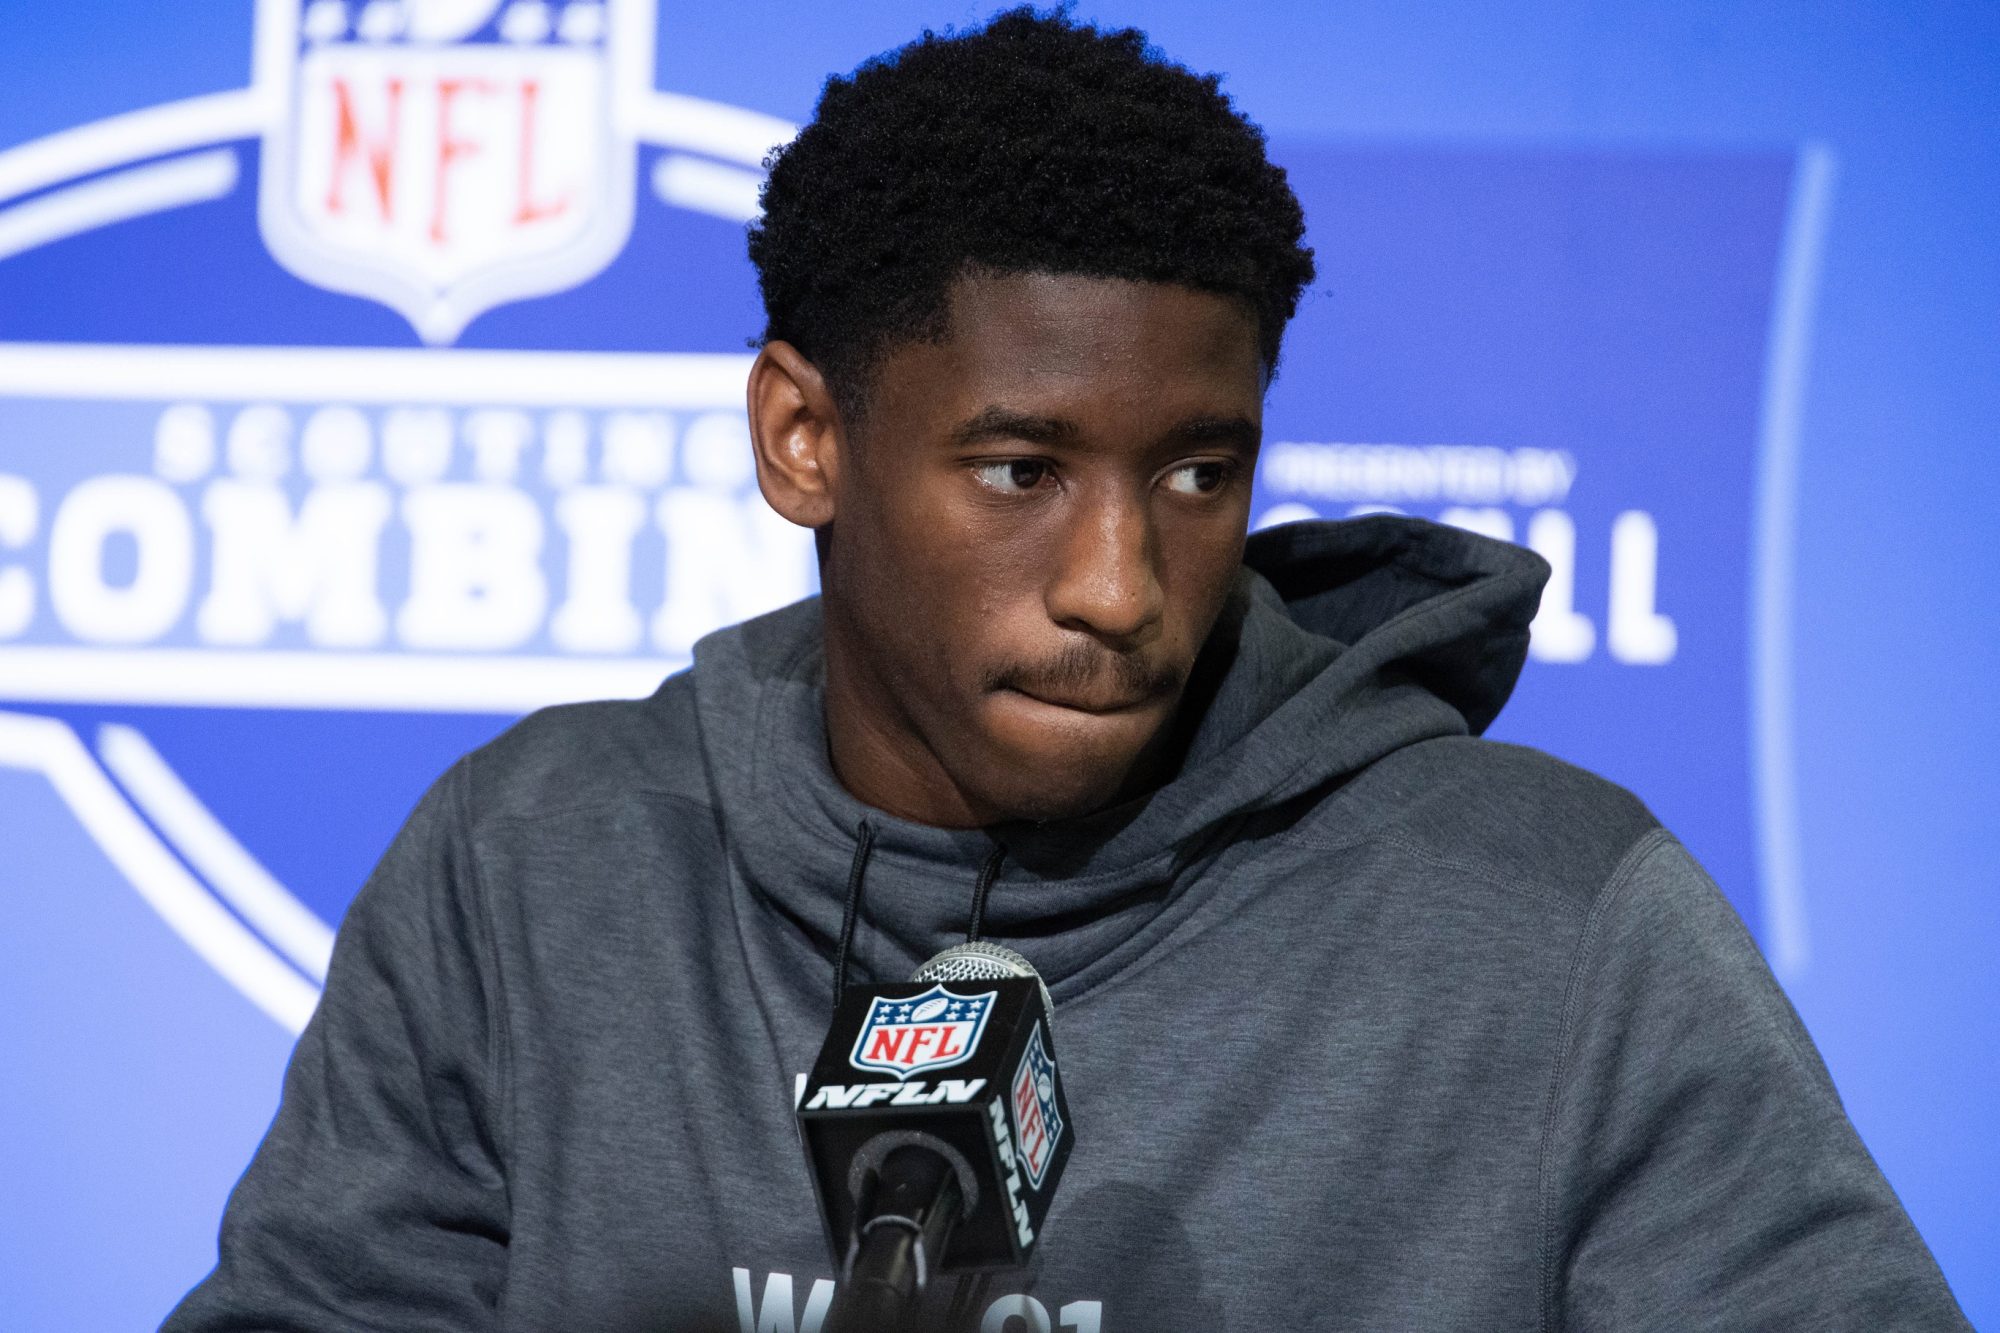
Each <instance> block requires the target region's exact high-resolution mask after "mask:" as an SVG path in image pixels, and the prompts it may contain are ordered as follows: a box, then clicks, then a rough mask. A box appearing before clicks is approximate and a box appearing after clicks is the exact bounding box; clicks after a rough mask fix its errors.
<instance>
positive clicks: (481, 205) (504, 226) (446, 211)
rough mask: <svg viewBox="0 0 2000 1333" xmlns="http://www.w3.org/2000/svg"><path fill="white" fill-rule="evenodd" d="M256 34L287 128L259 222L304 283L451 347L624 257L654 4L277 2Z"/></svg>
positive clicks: (270, 167)
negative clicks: (484, 321)
mask: <svg viewBox="0 0 2000 1333" xmlns="http://www.w3.org/2000/svg"><path fill="white" fill-rule="evenodd" d="M264 21H265V22H266V23H267V24H269V26H270V31H269V32H268V34H267V36H266V38H265V40H264V43H263V45H264V48H265V50H264V54H265V56H266V58H267V59H268V60H269V61H270V64H271V77H270V84H271V86H272V88H273V89H274V91H276V93H277V96H278V98H279V105H280V106H281V107H282V109H283V112H284V114H283V116H282V118H281V119H280V120H278V121H277V122H275V123H274V124H273V125H272V126H271V128H270V130H269V131H268V132H267V133H266V135H265V138H264V170H263V179H262V191H263V194H262V199H261V200H260V214H261V217H262V221H263V230H264V237H265V240H266V242H267V243H268V244H269V245H270V247H271V251H272V253H273V254H275V255H276V256H277V257H278V259H279V260H280V261H282V262H283V263H284V264H285V266H286V267H288V268H290V269H291V270H292V271H293V272H295V273H297V274H298V275H299V276H300V277H302V278H304V279H306V280H307V281H308V282H312V283H316V284H318V285H320V286H323V287H331V288H334V289H336V290H339V291H346V292H353V293H355V294H357V295H361V296H368V297H372V298H374V299H375V300H378V301H382V302H384V303H385V304H387V305H390V306H393V307H394V308H395V309H396V310H398V311H400V312H401V313H402V314H403V315H404V316H405V317H407V318H408V319H409V321H410V323H411V324H412V326H414V327H415V329H416V330H417V332H418V333H419V334H420V335H421V336H422V337H423V339H424V340H425V341H426V342H433V343H437V342H449V341H450V340H451V339H453V338H455V337H456V336H457V335H458V333H459V331H460V330H461V329H463V328H464V327H465V325H466V323H467V322H468V321H470V320H471V319H472V317H473V316H475V315H477V314H479V313H480V312H482V311H484V310H486V309H488V308H489V307H491V306H494V305H497V304H499V303H501V302H503V301H510V300H514V299H517V298H519V297H523V296H531V295H538V294H541V293H545V292H551V291H557V290H560V289H562V288H565V287H569V286H572V285H574V284H575V283H577V282H579V281H581V280H583V279H585V278H587V277H589V276H591V275H592V274H594V273H596V272H597V271H598V270H599V269H601V268H603V267H604V265H605V264H606V263H608V262H610V260H611V259H612V257H613V256H614V255H616V254H617V253H618V251H619V250H620V248H622V247H623V246H624V244H625V240H626V237H627V235H628V234H629V233H630V231H631V226H632V206H633V197H632V196H633V174H634V163H635V160H636V156H637V154H636V144H635V143H634V141H633V137H632V136H633V126H632V124H631V122H630V120H629V118H627V117H625V116H624V115H622V114H620V111H621V109H622V108H624V107H626V106H628V105H630V104H631V103H632V102H633V101H634V100H635V98H634V96H633V94H634V92H644V91H650V89H648V88H647V87H646V86H645V85H646V83H647V82H648V81H649V80H650V76H651V72H652V64H651V59H650V55H651V42H652V32H651V23H650V0H637V3H634V0H611V3H609V4H604V3H598V2H597V0H570V3H568V4H566V5H562V6H554V5H549V4H542V3H521V2H520V0H509V2H508V3H504V4H503V3H501V2H500V0H405V3H403V4H400V5H398V4H393V3H382V2H381V0H371V2H369V3H354V2H353V0H309V2H308V3H307V4H305V6H304V7H303V8H300V6H299V4H298V0H289V2H288V3H272V4H269V5H268V6H267V8H266V13H265V18H264ZM628 83H631V84H637V85H638V87H636V88H633V87H627V86H626V85H627V84H628Z"/></svg>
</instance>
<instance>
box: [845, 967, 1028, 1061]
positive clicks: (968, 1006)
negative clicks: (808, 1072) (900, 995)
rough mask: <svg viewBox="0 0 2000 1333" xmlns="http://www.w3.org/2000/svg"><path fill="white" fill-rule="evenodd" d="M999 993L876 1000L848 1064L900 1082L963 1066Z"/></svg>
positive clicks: (937, 989)
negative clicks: (950, 1067)
mask: <svg viewBox="0 0 2000 1333" xmlns="http://www.w3.org/2000/svg"><path fill="white" fill-rule="evenodd" d="M998 997H999V992H998V991H987V992H985V993H984V994H982V995H956V994H954V993H952V992H951V991H948V990H946V989H945V988H944V987H943V986H942V985H937V986H932V987H931V988H930V989H929V990H927V991H925V992H924V993H923V994H921V995H914V996H911V997H910V998H908V999H903V1000H892V999H887V998H884V997H882V996H879V995H878V996H876V997H875V998H874V999H873V1000H872V1001H870V1002H869V1005H868V1018H867V1020H866V1021H864V1022H863V1023H862V1024H861V1034H860V1035H859V1036H857V1037H856V1038H855V1039H854V1053H853V1054H852V1055H850V1056H849V1057H848V1063H849V1064H851V1065H853V1066H854V1067H855V1068H856V1069H865V1070H879V1071H881V1072H882V1073H885V1074H894V1075H895V1076H896V1077H897V1078H899V1079H906V1078H908V1077H909V1076H910V1075H912V1074H915V1073H918V1072H920V1071H922V1070H926V1069H944V1068H948V1067H949V1066H951V1065H957V1064H963V1063H965V1062H966V1061H967V1060H969V1059H971V1058H972V1053H973V1052H974V1051H976V1050H978V1049H979V1038H980V1035H981V1034H982V1033H984V1032H985V1031H986V1018H987V1015H989V1014H991V1013H992V1012H993V1002H994V1000H995V999H997V998H998Z"/></svg>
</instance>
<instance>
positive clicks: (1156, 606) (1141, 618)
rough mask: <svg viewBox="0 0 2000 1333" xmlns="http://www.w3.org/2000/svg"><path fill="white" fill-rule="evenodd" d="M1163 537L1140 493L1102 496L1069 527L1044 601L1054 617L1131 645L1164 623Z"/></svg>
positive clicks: (1120, 645) (1111, 644) (1085, 506)
mask: <svg viewBox="0 0 2000 1333" xmlns="http://www.w3.org/2000/svg"><path fill="white" fill-rule="evenodd" d="M1158 563H1159V540H1158V535H1157V534H1156V533H1155V532H1154V530H1153V524H1152V521H1151V519H1150V517H1149V516H1148V515H1147V513H1146V506H1145V504H1144V503H1143V502H1141V501H1140V500H1138V499H1137V498H1136V497H1131V496H1124V495H1116V496H1101V497H1096V498H1093V499H1091V500H1088V501H1086V502H1085V503H1083V504H1081V505H1080V506H1078V508H1077V509H1076V511H1075V512H1074V514H1073V516H1072V520H1071V522H1070V523H1068V524H1067V525H1066V527H1065V531H1064V534H1063V540H1062V549H1061V551H1060V552H1059V554H1058V565H1057V568H1056V571H1055V576H1054V578H1053V579H1052V580H1051V581H1050V583H1049V587H1048V593H1047V596H1046V603H1047V606H1048V612H1049V617H1050V619H1052V620H1054V621H1055V622H1056V623H1057V624H1058V625H1061V626H1063V627H1064V628H1067V629H1075V630H1081V631H1083V632H1084V633H1086V634H1089V635H1091V636H1092V637H1094V638H1097V639H1099V640H1102V641H1103V642H1104V643H1105V644H1106V646H1108V647H1113V648H1119V649H1125V650H1129V649H1132V648H1137V647H1139V646H1141V645H1143V644H1144V643H1146V642H1147V641H1149V640H1150V639H1151V638H1152V637H1153V635H1154V634H1155V633H1157V632H1158V630H1159V627H1160V616H1161V612H1162V611H1163V610H1164V609H1165V593H1164V591H1163V590H1162V589H1161V587H1160V578H1159V569H1158Z"/></svg>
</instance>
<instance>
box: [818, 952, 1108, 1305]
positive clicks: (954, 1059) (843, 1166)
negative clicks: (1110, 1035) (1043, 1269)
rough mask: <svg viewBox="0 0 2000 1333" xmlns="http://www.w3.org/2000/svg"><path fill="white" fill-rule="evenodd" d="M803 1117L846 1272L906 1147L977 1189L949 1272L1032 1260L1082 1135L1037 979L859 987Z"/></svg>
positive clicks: (952, 1248)
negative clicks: (868, 1183)
mask: <svg viewBox="0 0 2000 1333" xmlns="http://www.w3.org/2000/svg"><path fill="white" fill-rule="evenodd" d="M798 1115H799V1130H800V1133H801V1135H802V1137H803V1138H804V1140H805V1148H806V1155H807V1158H808V1159H809V1161H810V1163H811V1167H812V1174H813V1185H814V1188H815V1189H816V1190H817V1191H818V1194H819V1205H820V1214H821V1217H822V1219H823V1220H824V1221H825V1223H826V1234H827V1243H828V1245H829V1246H830V1247H831V1249H832V1252H833V1259H834V1263H835V1264H836V1265H837V1266H838V1265H844V1263H845V1260H846V1256H847V1251H848V1243H849V1239H850V1237H851V1236H852V1235H853V1231H854V1225H855V1216H854V1214H855V1209H856V1201H857V1199H858V1198H859V1197H860V1196H861V1194H862V1193H863V1187H864V1182H865V1180H866V1177H867V1175H868V1173H869V1171H870V1170H871V1169H872V1168H874V1167H878V1166H879V1165H880V1164H881V1160H882V1158H883V1157H885V1156H886V1155H887V1154H888V1153H889V1152H890V1151H893V1150H894V1149H895V1148H897V1147H900V1146H902V1145H903V1144H905V1143H910V1142H917V1143H921V1144H923V1145H924V1146H926V1147H930V1148H932V1149H933V1150H936V1151H939V1152H941V1153H942V1154H943V1155H944V1156H945V1157H946V1158H947V1159H949V1160H951V1161H952V1164H953V1167H954V1168H955V1169H956V1171H957V1173H958V1176H959V1179H960V1182H961V1185H965V1184H968V1183H970V1184H971V1185H973V1186H976V1190H975V1189H971V1188H968V1189H966V1190H965V1193H966V1196H967V1201H968V1206H967V1209H966V1211H965V1212H964V1214H963V1215H962V1216H961V1218H960V1220H959V1222H958V1225H957V1227H956V1229H955V1230H954V1231H953V1233H952V1235H951V1239H950V1240H949V1241H948V1242H947V1243H946V1245H945V1248H944V1254H943V1255H942V1256H941V1258H940V1260H939V1262H938V1268H939V1270H940V1271H942V1272H946V1273H966V1272H979V1271H985V1270H991V1269H1001V1268H1015V1267H1020V1266H1023V1265H1025V1264H1026V1263H1027V1262H1028V1258H1029V1256H1030V1255H1031V1254H1032V1253H1033V1252H1034V1247H1035V1239H1036V1237H1037V1236H1038V1235H1039V1234H1040V1232H1041V1227H1042V1219H1043V1218H1044V1217H1045V1216H1046V1215H1047V1213H1048V1206H1049V1200H1050V1199H1051V1198H1052V1197H1053V1196H1054V1194H1055V1187H1056V1181H1057V1179H1058V1178H1059V1177H1060V1176H1061V1175H1062V1170H1063V1165H1064V1163H1066V1162H1067V1161H1068V1160H1069V1153H1070V1148H1071V1147H1072V1145H1073V1144H1074V1143H1075V1140H1076V1134H1075V1132H1074V1130H1073V1129H1072V1128H1071V1124H1070V1114H1069V1103H1068V1102H1067V1101H1066V1100H1065V1099H1064V1097H1063V1090H1062V1080H1061V1078H1060V1077H1059V1076H1058V1074H1057V1071H1056V1056H1055V1046H1054V1043H1053V1040H1052V1037H1051V1034H1050V1029H1049V1016H1048V1014H1047V1013H1046V1012H1045V1008H1044V1005H1043V1002H1042V987H1041V983H1040V982H1039V981H1036V980H1034V979H1033V978H1011V977H1010V978H1005V979H992V980H979V981H953V982H934V983H925V982H906V983H901V984H889V985H880V986H850V987H849V988H848V990H847V993H846V995H844V996H842V997H841V1001H840V1004H839V1006H838V1007H837V1008H836V1009H835V1011H834V1020H833V1026H832V1028H831V1030H829V1031H828V1033H827V1038H826V1044H825V1045H824V1046H822V1047H821V1048H820V1053H819V1059H818V1061H817V1062H815V1064H814V1065H813V1069H812V1073H811V1074H810V1075H809V1076H808V1078H807V1080H806V1085H805V1090H804V1092H803V1094H802V1095H801V1097H800V1100H799V1110H798Z"/></svg>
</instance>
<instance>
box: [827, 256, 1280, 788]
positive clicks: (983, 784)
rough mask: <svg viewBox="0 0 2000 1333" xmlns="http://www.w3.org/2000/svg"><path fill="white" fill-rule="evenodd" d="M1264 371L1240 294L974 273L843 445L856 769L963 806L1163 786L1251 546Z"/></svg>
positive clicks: (861, 777)
mask: <svg viewBox="0 0 2000 1333" xmlns="http://www.w3.org/2000/svg"><path fill="white" fill-rule="evenodd" d="M1264 385H1265V370H1264V366H1263V362H1262V358H1261V355H1260V352H1259V347H1258V339H1257V326H1256V322H1255V319H1254V318H1253V316H1252V314H1251V312H1250V311H1249V309H1248V308H1247V307H1245V306H1244V305H1242V304H1241V303H1239V302H1236V301H1233V300H1231V299H1229V298H1226V297H1221V296H1216V295H1212V294H1209V293H1204V292H1199V291H1195V290H1192V289H1189V288H1185V287H1177V286H1171V285H1166V284H1157V283H1141V282H1128V281H1121V280H1115V279H1102V278H1085V277H1077V276H1059V275H1049V274H1014V275H1005V276H975V277H966V278H962V279H960V280H959V281H958V282H957V283H956V285H955V286H954V289H953V292H952V302H951V319H950V334H949V337H948V338H947V339H946V340H945V341H943V342H941V343H929V342H916V343H909V344H904V345H901V346H899V347H897V348H896V349H894V350H893V351H892V352H891V353H890V354H889V355H888V357H887V358H886V360H885V361H884V362H883V363H882V364H881V365H880V367H879V369H878V372H877V375H876V378H875V380H874V384H873V388H872V393H871V396H870V400H869V402H870V408H869V411H868V413H867V416H866V419H865V421H864V422H862V423H860V425H859V428H858V430H857V432H856V433H855V435H854V437H853V438H851V439H850V440H849V441H848V442H847V447H846V448H845V449H844V450H843V451H842V458H841V461H840V466H839V472H838V479H837V483H836V484H835V486H834V490H833V501H834V514H835V519H834V524H833V537H832V541H831V547H830V551H829V554H828V561H827V565H826V568H825V570H824V583H825V590H826V600H825V607H826V618H827V638H828V644H827V652H828V684H829V697H828V711H829V732H830V735H831V736H832V739H833V747H834V759H835V763H836V765H837V766H838V767H840V768H841V772H842V778H843V780H844V781H846V782H847V783H848V785H849V786H850V787H853V788H855V789H856V791H857V794H858V795H861V796H863V798H864V799H868V800H871V801H872V802H873V803H875V804H878V805H882V806H884V807H885V808H888V809H891V810H892V811H894V812H896V813H899V814H904V815H906V816H909V817H912V818H917V819H920V820H924V821H925V822H932V823H968V824H974V823H976V824H985V823H993V822H998V821H1001V820H1007V819H1049V818H1057V817H1062V816H1068V815H1076V814H1082V813H1086V812H1088V811H1091V810H1095V809H1099V808H1102V807H1103V806H1105V805H1107V804H1110V803H1112V802H1113V801H1115V800H1117V799H1118V798H1119V797H1120V796H1121V795H1123V794H1126V793H1129V792H1131V791H1133V790H1135V789H1136V788H1138V787H1139V786H1141V785H1143V784H1144V783H1145V782H1147V781H1148V780H1149V777H1150V774H1149V763H1150V761H1152V760H1154V759H1155V758H1156V757H1157V755H1158V753H1159V750H1160V748H1161V745H1162V743H1163V741H1164V739H1165V734H1164V733H1165V728H1166V724H1167V723H1168V721H1169V720H1170V719H1171V718H1172V716H1173V714H1174V712H1175V709H1176V707H1177V705H1178V704H1179V702H1180V698H1181V694H1182V690H1183V687H1184V685H1185V683H1186V681H1187V677H1188V672H1189V670H1190V668H1191V667H1192V665H1193V663H1194V659H1195V655H1196V653H1197V652H1198V651H1199V650H1200V649H1201V647H1202V644H1203V642H1204V641H1205V640H1206V639H1207V637H1208V634H1209V631H1210V629H1211V628H1212V627H1213V625H1214V624H1215V620H1216V617H1217V615H1218V613H1219V612H1220V610H1221V608H1222V605H1223V602H1224V600H1225V598H1226V596H1227V594H1228V591H1229V588H1230V586H1231V584H1232V581H1233V579H1234V577H1235V574H1236V570H1237V567H1238V565H1239V564H1240V563H1241V559H1242V554H1243V541H1244V533H1245V529H1246V527H1247V523H1248V516H1249V507H1250V481H1251V471H1252V468H1253V466H1254V464H1255V462H1256V456H1257V446H1258V442H1259V438H1260V430H1261V423H1262V409H1263V391H1264ZM857 765H858V766H859V768H860V769H862V770H866V771H856V772H850V769H851V768H854V767H855V766H857ZM857 779H858V780H857Z"/></svg>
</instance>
